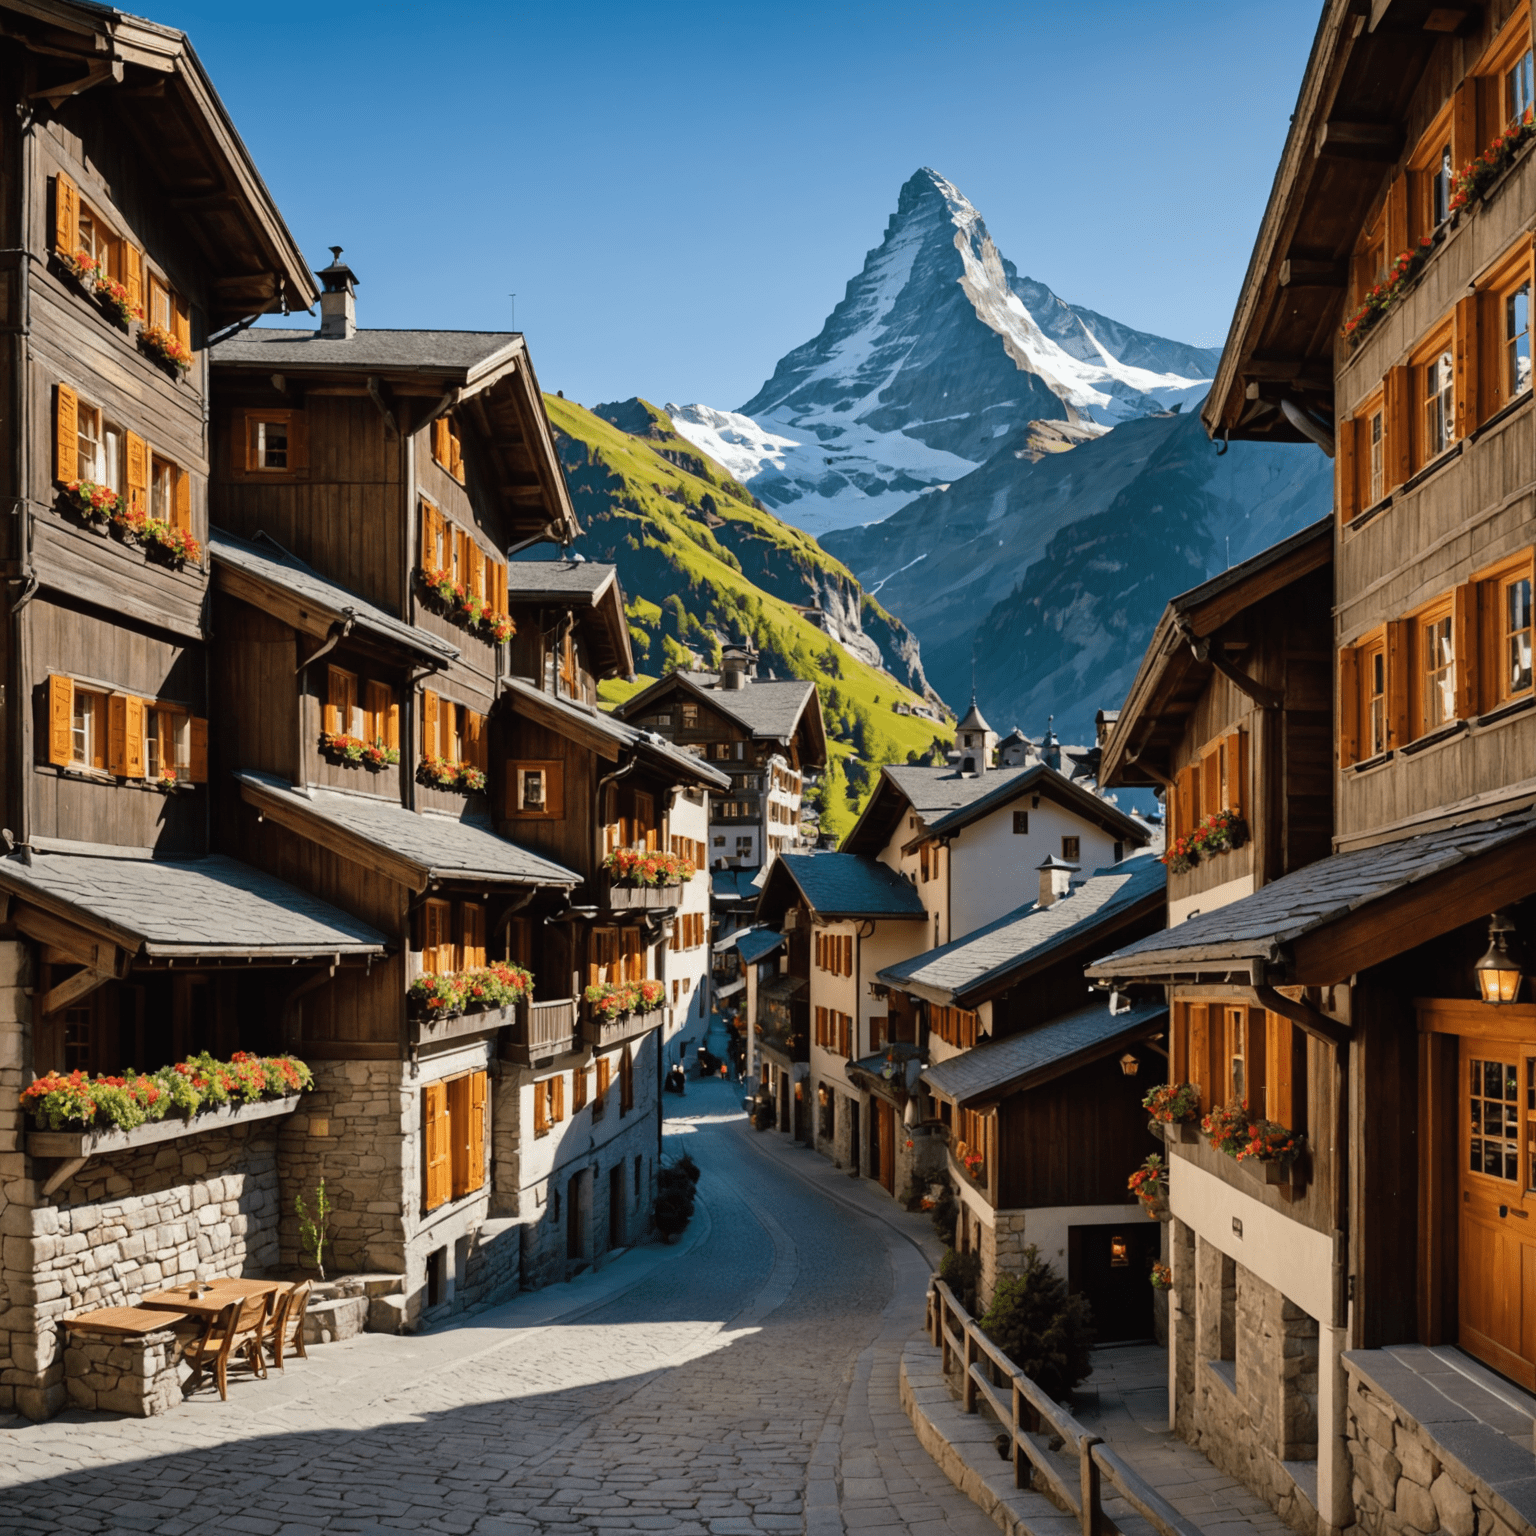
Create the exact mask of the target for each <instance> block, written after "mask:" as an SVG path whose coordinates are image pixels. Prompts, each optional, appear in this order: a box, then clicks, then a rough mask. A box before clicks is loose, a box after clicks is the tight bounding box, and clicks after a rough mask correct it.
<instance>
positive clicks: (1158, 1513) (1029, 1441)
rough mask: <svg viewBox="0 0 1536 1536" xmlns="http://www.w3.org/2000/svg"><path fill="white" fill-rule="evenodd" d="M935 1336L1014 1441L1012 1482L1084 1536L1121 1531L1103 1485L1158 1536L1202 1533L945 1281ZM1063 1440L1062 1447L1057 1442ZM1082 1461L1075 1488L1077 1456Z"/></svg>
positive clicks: (938, 1288)
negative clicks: (1047, 1387) (1050, 1392)
mask: <svg viewBox="0 0 1536 1536" xmlns="http://www.w3.org/2000/svg"><path fill="white" fill-rule="evenodd" d="M927 1332H928V1337H929V1339H930V1340H932V1342H933V1345H934V1348H936V1349H938V1350H939V1351H940V1352H941V1357H942V1360H943V1368H944V1373H945V1374H946V1375H948V1374H949V1373H950V1372H951V1371H954V1370H958V1371H959V1373H960V1401H961V1406H962V1407H963V1408H964V1409H965V1411H966V1412H967V1413H975V1412H976V1411H977V1405H976V1399H977V1395H978V1394H980V1395H981V1396H982V1397H984V1398H986V1400H987V1402H988V1403H989V1404H990V1405H991V1408H992V1411H993V1413H995V1414H996V1415H997V1419H998V1422H999V1423H1000V1424H1001V1425H1002V1427H1003V1433H1004V1434H1006V1435H1009V1436H1010V1437H1011V1438H1012V1441H1013V1449H1012V1459H1013V1482H1014V1486H1015V1487H1016V1488H1033V1489H1035V1490H1036V1491H1037V1492H1038V1493H1041V1494H1044V1496H1045V1497H1046V1498H1048V1499H1049V1500H1050V1501H1051V1503H1053V1504H1055V1505H1056V1506H1057V1507H1058V1508H1059V1509H1064V1510H1066V1511H1067V1513H1068V1514H1071V1515H1075V1516H1076V1517H1077V1520H1078V1522H1079V1525H1080V1526H1081V1529H1082V1532H1083V1536H1100V1533H1103V1532H1108V1531H1114V1530H1116V1529H1118V1527H1117V1525H1116V1524H1115V1522H1114V1521H1113V1520H1112V1519H1111V1518H1110V1517H1108V1516H1107V1515H1106V1514H1105V1513H1104V1503H1103V1483H1104V1480H1105V1479H1106V1478H1107V1479H1108V1480H1109V1483H1110V1486H1111V1487H1112V1488H1113V1489H1114V1491H1115V1492H1116V1493H1118V1494H1119V1495H1120V1497H1121V1498H1123V1499H1124V1500H1125V1502H1126V1503H1127V1504H1129V1505H1130V1506H1131V1508H1132V1509H1134V1510H1135V1511H1136V1513H1137V1514H1139V1515H1140V1516H1141V1517H1142V1518H1143V1519H1144V1520H1146V1521H1147V1523H1148V1524H1149V1525H1151V1527H1152V1529H1153V1530H1154V1531H1156V1532H1157V1536H1202V1532H1201V1529H1200V1527H1199V1526H1197V1525H1195V1524H1193V1523H1192V1522H1191V1521H1189V1520H1186V1519H1185V1518H1184V1516H1183V1515H1181V1514H1180V1513H1179V1512H1178V1510H1176V1509H1175V1508H1174V1507H1173V1505H1171V1504H1170V1503H1169V1502H1168V1501H1167V1500H1166V1499H1165V1498H1163V1496H1162V1495H1161V1494H1160V1493H1158V1492H1157V1491H1156V1490H1155V1489H1154V1488H1153V1487H1152V1486H1151V1484H1149V1483H1148V1482H1147V1481H1146V1480H1145V1479H1144V1478H1143V1477H1142V1476H1141V1474H1140V1473H1139V1472H1137V1471H1135V1470H1134V1469H1133V1468H1132V1467H1131V1465H1130V1463H1129V1462H1127V1461H1126V1460H1125V1459H1124V1458H1123V1457H1122V1456H1120V1455H1119V1454H1118V1453H1117V1452H1116V1451H1114V1450H1112V1449H1111V1448H1110V1447H1109V1446H1107V1445H1106V1444H1104V1442H1103V1441H1102V1440H1101V1439H1100V1438H1099V1437H1098V1436H1097V1435H1095V1434H1093V1433H1091V1432H1090V1431H1089V1430H1086V1429H1084V1428H1083V1426H1082V1425H1081V1424H1079V1423H1078V1422H1077V1420H1076V1419H1074V1418H1073V1417H1072V1415H1071V1414H1070V1413H1068V1412H1067V1410H1066V1409H1065V1408H1063V1407H1062V1406H1061V1404H1060V1403H1058V1402H1056V1401H1055V1400H1054V1399H1052V1398H1049V1397H1047V1396H1046V1395H1045V1393H1044V1392H1042V1391H1041V1390H1040V1388H1039V1387H1038V1386H1036V1385H1035V1383H1034V1382H1033V1381H1031V1380H1030V1379H1029V1377H1028V1376H1026V1375H1025V1374H1024V1373H1023V1371H1021V1370H1019V1368H1018V1367H1017V1366H1016V1365H1014V1363H1013V1361H1011V1360H1010V1359H1009V1358H1008V1356H1007V1355H1005V1354H1004V1353H1003V1352H1002V1350H1000V1349H999V1348H998V1347H997V1345H995V1344H994V1343H993V1342H992V1340H991V1339H989V1338H988V1337H987V1336H986V1334H984V1333H983V1332H982V1331H981V1328H980V1326H979V1325H978V1324H977V1322H976V1320H975V1319H974V1318H973V1317H972V1316H971V1314H970V1313H969V1312H967V1311H966V1310H965V1308H964V1307H963V1306H961V1305H960V1302H959V1301H958V1300H957V1299H956V1296H955V1293H954V1292H953V1291H952V1290H950V1288H949V1287H948V1286H947V1285H946V1284H945V1283H944V1282H943V1281H942V1280H939V1279H935V1280H934V1282H933V1285H932V1288H931V1289H930V1290H929V1292H928V1318H927ZM1054 1437H1059V1440H1060V1444H1061V1450H1059V1451H1053V1450H1052V1449H1051V1441H1052V1439H1053V1438H1054ZM1072 1456H1076V1458H1077V1478H1076V1486H1075V1487H1074V1486H1073V1480H1072V1478H1071V1476H1070V1473H1071V1461H1070V1459H1069V1458H1070V1457H1072Z"/></svg>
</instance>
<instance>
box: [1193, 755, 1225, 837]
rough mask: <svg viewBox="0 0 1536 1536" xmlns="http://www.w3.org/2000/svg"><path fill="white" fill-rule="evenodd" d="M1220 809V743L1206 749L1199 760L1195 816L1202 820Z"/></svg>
mask: <svg viewBox="0 0 1536 1536" xmlns="http://www.w3.org/2000/svg"><path fill="white" fill-rule="evenodd" d="M1220 809H1221V743H1220V742H1219V741H1218V742H1217V743H1216V744H1215V745H1214V746H1212V747H1207V748H1206V750H1205V752H1204V753H1203V754H1202V755H1201V758H1200V802H1199V804H1198V806H1197V807H1196V814H1197V815H1198V816H1199V817H1200V818H1201V820H1204V818H1205V817H1207V816H1211V815H1214V814H1215V813H1216V812H1217V811H1219V810H1220Z"/></svg>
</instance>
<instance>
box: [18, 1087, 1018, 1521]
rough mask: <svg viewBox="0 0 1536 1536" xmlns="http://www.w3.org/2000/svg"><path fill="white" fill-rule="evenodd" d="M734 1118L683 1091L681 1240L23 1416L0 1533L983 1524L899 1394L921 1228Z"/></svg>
mask: <svg viewBox="0 0 1536 1536" xmlns="http://www.w3.org/2000/svg"><path fill="white" fill-rule="evenodd" d="M738 1102H739V1100H738V1098H737V1091H736V1090H734V1089H732V1088H730V1087H729V1086H727V1085H726V1084H723V1083H721V1084H715V1083H711V1084H707V1085H706V1084H690V1085H689V1092H688V1096H687V1098H685V1099H683V1100H671V1101H669V1107H671V1108H673V1110H674V1112H675V1113H677V1118H676V1119H674V1120H670V1121H668V1123H667V1127H666V1130H667V1139H668V1150H669V1151H672V1152H680V1151H681V1150H683V1148H684V1147H686V1148H687V1149H688V1150H690V1151H691V1152H692V1153H693V1154H694V1157H695V1158H696V1160H697V1161H698V1163H699V1164H700V1166H701V1168H702V1169H703V1177H702V1179H701V1181H700V1189H699V1197H700V1198H699V1204H698V1210H697V1212H696V1214H695V1218H694V1222H693V1225H692V1226H691V1227H690V1229H689V1231H688V1233H687V1234H686V1235H685V1237H684V1238H683V1240H682V1241H681V1242H680V1243H678V1244H677V1245H675V1246H673V1247H661V1246H652V1247H648V1248H643V1249H636V1250H633V1251H631V1252H629V1253H627V1254H625V1255H623V1256H622V1257H621V1258H619V1259H618V1260H617V1261H616V1262H614V1263H613V1264H611V1265H610V1266H608V1267H607V1268H606V1269H604V1270H603V1271H601V1272H600V1273H598V1274H596V1275H591V1276H585V1277H582V1278H580V1279H578V1280H577V1281H575V1282H573V1283H572V1284H570V1285H567V1286H558V1287H553V1288H551V1289H550V1290H548V1291H542V1292H534V1293H530V1294H528V1295H524V1296H519V1297H517V1298H515V1299H514V1300H513V1301H511V1302H509V1303H507V1304H506V1305H504V1306H502V1307H498V1308H495V1309H493V1310H490V1311H487V1312H485V1313H483V1314H481V1315H480V1316H478V1317H475V1318H472V1319H470V1320H469V1321H467V1322H462V1323H460V1324H458V1325H457V1326H454V1327H449V1328H444V1329H443V1330H442V1331H440V1332H437V1333H430V1334H424V1335H419V1336H415V1337H407V1338H385V1337H381V1336H378V1335H371V1334H368V1335H363V1336H362V1337H360V1338H357V1339H354V1340H350V1341H348V1342H346V1343H343V1344H335V1345H330V1346H327V1347H325V1348H321V1349H316V1350H314V1351H313V1352H312V1354H311V1356H310V1359H309V1360H308V1362H305V1361H296V1362H294V1363H293V1364H292V1365H290V1367H289V1369H288V1371H287V1372H286V1373H285V1374H284V1375H283V1376H281V1377H279V1376H277V1375H276V1374H275V1373H274V1375H273V1376H272V1377H271V1378H270V1379H269V1380H268V1381H266V1382H252V1381H250V1380H248V1379H241V1380H239V1381H237V1382H232V1384H231V1390H230V1400H229V1402H228V1403H227V1404H223V1403H220V1402H219V1399H218V1396H217V1394H216V1393H211V1392H208V1391H204V1392H202V1393H200V1394H199V1395H198V1396H197V1397H196V1398H195V1399H193V1400H192V1401H190V1402H188V1403H187V1404H184V1405H183V1406H182V1408H181V1409H180V1410H179V1411H178V1412H176V1413H175V1414H172V1415H169V1416H167V1417H165V1418H160V1419H152V1420H111V1419H103V1418H101V1417H100V1416H98V1415H94V1414H93V1415H87V1414H83V1413H78V1412H71V1413H66V1414H64V1415H62V1416H60V1417H59V1418H56V1419H54V1420H52V1421H50V1422H49V1423H46V1424H28V1423H26V1422H25V1421H22V1420H12V1421H9V1422H7V1423H6V1424H5V1425H4V1426H3V1428H0V1530H3V1531H4V1532H5V1533H6V1536H23V1533H27V1536H30V1533H34V1532H35V1533H38V1536H44V1533H47V1536H53V1533H56V1532H65V1531H67V1532H70V1533H71V1536H75V1533H94V1532H117V1531H152V1532H155V1533H157V1536H181V1533H183V1532H196V1531H219V1532H230V1533H249V1536H306V1533H310V1532H314V1533H320V1532H325V1533H328V1536H339V1533H354V1532H374V1531H379V1532H384V1531H388V1532H398V1531H442V1532H452V1533H469V1532H473V1533H477V1536H501V1533H519V1536H523V1533H531V1532H535V1531H555V1530H558V1531H571V1532H574V1531H577V1530H589V1531H592V1532H594V1533H596V1532H603V1533H608V1532H619V1531H658V1532H659V1531H665V1532H675V1533H677V1536H754V1533H757V1532H763V1533H773V1536H779V1533H791V1532H800V1531H805V1532H807V1533H808V1536H841V1533H843V1532H845V1531H846V1532H849V1533H853V1536H887V1533H888V1536H898V1533H911V1536H991V1533H993V1532H995V1530H996V1527H995V1526H994V1525H993V1524H992V1523H991V1521H990V1520H988V1519H987V1518H986V1517H985V1516H983V1515H982V1513H981V1512H980V1511H979V1510H978V1509H977V1508H976V1507H975V1506H974V1505H972V1504H971V1503H970V1502H969V1501H968V1500H966V1499H965V1498H964V1497H962V1496H961V1495H960V1494H959V1493H957V1492H956V1491H955V1490H954V1488H953V1487H952V1486H951V1485H950V1483H949V1482H948V1480H947V1479H946V1478H945V1477H944V1475H943V1474H942V1473H941V1472H940V1471H939V1470H938V1468H937V1467H936V1466H935V1465H934V1463H933V1462H932V1461H931V1460H930V1458H929V1457H928V1456H927V1455H926V1454H925V1453H924V1451H923V1450H922V1448H921V1447H920V1446H919V1444H918V1442H917V1439H916V1437H915V1436H914V1434H913V1433H912V1430H911V1428H910V1426H909V1425H908V1423H907V1421H906V1419H905V1417H904V1416H903V1414H902V1412H901V1409H900V1406H899V1404H898V1402H897V1397H896V1370H897V1361H898V1359H899V1355H900V1349H901V1345H902V1343H903V1342H904V1341H905V1340H906V1339H907V1338H908V1337H910V1335H911V1334H912V1333H913V1332H914V1331H915V1330H916V1329H917V1328H918V1327H919V1326H920V1325H921V1321H922V1306H923V1292H924V1287H925V1283H926V1280H927V1276H928V1274H929V1257H930V1256H931V1255H930V1256H925V1254H924V1252H923V1251H922V1250H921V1249H920V1247H919V1243H920V1242H923V1241H924V1239H923V1237H922V1233H923V1223H921V1222H920V1221H918V1220H917V1219H916V1218H911V1217H907V1216H906V1215H905V1214H904V1213H902V1212H900V1211H898V1210H897V1209H895V1208H894V1207H888V1209H889V1215H886V1214H885V1213H884V1211H883V1210H882V1209H881V1207H880V1206H879V1205H878V1204H877V1203H875V1202H872V1201H870V1200H869V1196H868V1195H867V1194H866V1192H865V1191H863V1190H860V1189H858V1188H857V1186H852V1185H851V1184H850V1181H848V1180H847V1179H846V1177H845V1176H842V1175H837V1174H835V1173H834V1172H833V1171H832V1170H831V1169H830V1167H829V1165H827V1164H825V1163H824V1162H822V1160H821V1159H819V1158H815V1157H814V1156H813V1155H812V1154H810V1153H807V1152H802V1151H797V1150H794V1149H790V1148H786V1147H784V1145H783V1143H782V1142H781V1141H780V1139H779V1138H777V1137H774V1138H765V1137H759V1136H756V1135H754V1134H753V1133H751V1132H750V1131H748V1130H747V1129H746V1127H745V1121H744V1118H743V1117H742V1116H741V1114H740V1113H739V1111H738V1110H737V1109H736V1107H735V1106H736V1105H737V1104H738ZM867 1201H869V1204H868V1205H866V1202H867Z"/></svg>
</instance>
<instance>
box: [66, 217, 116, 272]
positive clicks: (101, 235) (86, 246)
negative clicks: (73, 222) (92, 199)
mask: <svg viewBox="0 0 1536 1536" xmlns="http://www.w3.org/2000/svg"><path fill="white" fill-rule="evenodd" d="M79 207H80V212H79V215H78V219H79V223H78V225H77V231H76V235H75V251H76V253H77V254H78V255H80V256H84V257H85V258H86V259H87V260H90V261H94V262H95V263H96V264H97V267H98V269H99V270H100V272H101V275H102V276H103V277H111V278H120V277H121V276H122V272H121V267H122V258H121V257H120V256H119V255H118V249H119V242H118V240H117V239H116V237H115V236H114V235H113V233H112V231H111V229H110V228H109V227H108V226H107V222H106V220H105V219H103V218H102V216H101V215H100V214H99V213H97V212H96V211H95V209H93V208H92V207H91V206H90V204H89V203H87V202H85V201H83V200H82V201H81V202H80V205H79Z"/></svg>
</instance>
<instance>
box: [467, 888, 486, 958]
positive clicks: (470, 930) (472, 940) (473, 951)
mask: <svg viewBox="0 0 1536 1536" xmlns="http://www.w3.org/2000/svg"><path fill="white" fill-rule="evenodd" d="M484 964H485V908H484V907H482V906H481V905H480V904H479V903H478V902H473V901H466V902H465V903H464V969H465V970H467V971H470V970H478V969H480V968H481V967H482V966H484Z"/></svg>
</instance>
